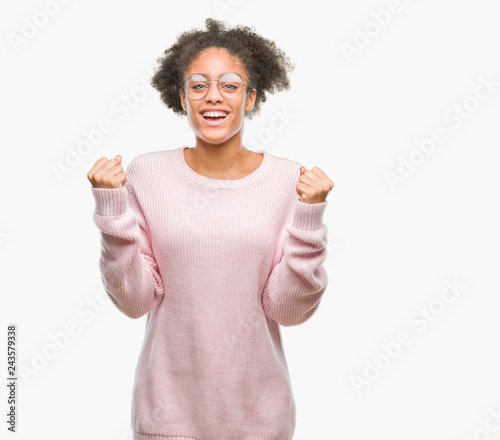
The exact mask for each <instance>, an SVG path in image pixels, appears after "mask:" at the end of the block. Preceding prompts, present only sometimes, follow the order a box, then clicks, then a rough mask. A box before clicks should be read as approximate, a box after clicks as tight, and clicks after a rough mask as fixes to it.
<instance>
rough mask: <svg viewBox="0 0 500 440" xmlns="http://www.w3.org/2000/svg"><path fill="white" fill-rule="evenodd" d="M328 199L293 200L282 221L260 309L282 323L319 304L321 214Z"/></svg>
mask: <svg viewBox="0 0 500 440" xmlns="http://www.w3.org/2000/svg"><path fill="white" fill-rule="evenodd" d="M327 204H328V200H325V201H324V202H322V203H314V204H308V203H302V202H300V201H298V200H297V202H296V204H295V210H294V212H293V213H292V216H291V220H290V221H289V223H287V224H286V225H285V234H284V239H283V240H282V242H283V244H282V245H280V252H281V258H280V260H279V262H278V263H277V264H276V265H275V266H274V267H273V269H272V270H271V272H270V274H269V276H268V279H267V282H266V285H265V287H264V290H263V293H262V304H263V307H264V312H265V313H266V315H267V316H269V317H270V318H271V319H273V320H275V321H276V322H278V323H279V324H281V325H282V326H293V325H298V324H301V323H303V322H304V321H307V320H308V319H309V318H310V317H311V316H312V315H313V313H314V312H315V311H316V309H317V308H318V306H319V303H320V300H321V297H322V295H323V293H324V291H325V289H326V286H327V284H328V276H327V273H326V270H325V268H324V267H323V262H324V261H325V259H326V253H327V249H326V246H327V244H328V237H327V232H328V228H327V226H326V225H325V224H324V223H323V214H324V211H325V208H326V206H327Z"/></svg>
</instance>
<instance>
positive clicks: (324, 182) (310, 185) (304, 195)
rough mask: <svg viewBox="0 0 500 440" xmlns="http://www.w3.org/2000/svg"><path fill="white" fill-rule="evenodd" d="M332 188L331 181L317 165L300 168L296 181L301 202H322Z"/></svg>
mask: <svg viewBox="0 0 500 440" xmlns="http://www.w3.org/2000/svg"><path fill="white" fill-rule="evenodd" d="M332 189H333V182H332V181H331V180H330V179H329V178H328V176H327V175H326V174H325V173H324V172H323V171H321V170H320V169H319V168H318V167H313V168H312V169H311V170H306V167H301V168H300V177H299V182H298V183H297V194H298V195H299V196H300V199H299V202H302V203H310V204H313V203H322V202H324V201H325V200H326V196H327V195H328V194H329V192H330V191H331V190H332Z"/></svg>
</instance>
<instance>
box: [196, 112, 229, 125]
mask: <svg viewBox="0 0 500 440" xmlns="http://www.w3.org/2000/svg"><path fill="white" fill-rule="evenodd" d="M201 116H203V119H204V120H205V121H206V122H207V124H208V125H220V124H222V123H223V122H224V120H225V119H227V116H228V114H227V113H222V112H221V113H219V112H214V113H212V114H210V113H208V114H205V115H203V114H202V115H201Z"/></svg>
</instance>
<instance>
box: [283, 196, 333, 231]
mask: <svg viewBox="0 0 500 440" xmlns="http://www.w3.org/2000/svg"><path fill="white" fill-rule="evenodd" d="M327 205H328V200H325V201H324V202H321V203H302V202H300V201H299V200H297V204H296V205H295V211H294V213H293V216H292V222H291V224H292V226H293V227H295V228H297V229H302V230H304V231H314V230H316V229H319V228H321V226H322V225H323V215H324V213H325V209H326V206H327Z"/></svg>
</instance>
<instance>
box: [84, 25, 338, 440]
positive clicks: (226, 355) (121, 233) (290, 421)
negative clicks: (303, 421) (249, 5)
mask: <svg viewBox="0 0 500 440" xmlns="http://www.w3.org/2000/svg"><path fill="white" fill-rule="evenodd" d="M206 26H207V30H206V31H198V30H193V31H190V32H185V33H183V34H181V35H180V36H179V39H178V41H177V43H176V44H174V45H173V46H172V47H171V48H169V49H167V50H166V51H165V54H164V57H163V58H162V59H161V65H160V69H159V70H158V71H157V72H155V75H154V77H153V79H152V84H153V85H154V86H155V87H156V88H157V89H158V90H159V91H160V93H161V97H162V99H163V102H164V103H165V104H166V105H167V106H168V107H169V108H171V109H172V110H173V111H174V112H176V113H179V114H183V115H187V118H188V121H189V124H190V126H191V128H192V129H193V131H194V133H195V136H196V143H195V146H194V147H193V148H189V147H187V146H182V147H179V148H175V149H173V150H163V151H154V152H150V153H144V154H142V155H139V156H138V157H136V158H135V159H133V160H132V161H131V163H130V164H129V165H128V167H127V172H126V173H125V172H124V171H123V167H122V166H121V157H120V156H117V157H116V158H114V159H111V160H108V159H106V158H105V157H102V158H100V159H99V160H98V161H97V162H96V163H95V165H94V166H93V167H92V169H91V170H90V171H89V173H88V179H89V180H90V182H91V183H92V192H93V195H94V197H95V201H96V208H95V212H94V216H93V218H94V222H95V224H96V225H97V227H98V228H99V230H100V233H101V243H102V248H101V258H100V263H99V266H100V270H101V273H102V280H103V283H104V286H105V288H106V291H107V292H108V294H109V296H110V298H111V300H112V301H113V303H114V304H115V305H116V306H117V307H118V309H120V310H121V311H122V312H123V313H124V314H125V315H127V316H129V317H131V318H139V317H141V316H144V315H145V314H147V320H146V330H145V336H144V342H143V345H142V349H141V353H140V356H139V360H138V364H137V368H136V373H135V383H134V389H133V399H132V429H133V431H134V439H137V440H160V439H164V440H172V439H183V440H195V439H196V440H202V439H203V440H234V439H238V440H243V439H248V440H250V439H253V440H255V439H259V440H268V439H269V440H271V439H273V440H285V439H286V440H289V439H292V436H293V432H294V429H295V414H296V413H295V402H294V397H293V393H292V389H291V384H290V378H289V374H288V367H287V363H286V359H285V355H284V352H283V347H282V343H281V334H280V328H279V325H284V326H292V325H298V324H300V323H302V322H304V321H306V320H307V319H309V318H310V317H311V316H312V314H313V313H314V312H315V311H316V310H317V308H318V305H319V302H320V300H321V297H322V295H323V293H324V291H325V288H326V285H327V282H328V279H327V274H326V271H325V269H324V267H323V262H324V260H325V258H326V245H327V227H326V225H324V223H323V221H322V219H323V214H324V210H325V208H326V205H327V201H326V196H327V194H328V193H329V192H330V190H331V189H332V188H333V182H332V181H331V180H330V179H329V178H328V177H327V176H326V175H325V173H324V172H323V171H322V170H320V169H319V168H318V167H314V168H313V169H312V170H306V169H305V168H304V167H300V165H299V164H298V163H297V162H295V161H292V160H290V159H285V158H280V157H277V156H273V155H271V154H269V153H267V152H266V151H261V152H252V151H250V150H247V149H246V148H245V147H244V146H243V144H242V128H243V122H244V119H245V117H252V116H253V115H254V114H256V113H257V112H258V110H259V105H260V103H261V102H263V101H265V92H266V91H269V90H271V91H275V90H279V89H286V88H288V87H289V83H288V78H287V75H286V72H287V70H290V68H291V64H290V63H289V62H288V61H287V59H286V57H285V56H284V54H283V53H282V52H281V51H280V50H279V49H278V48H276V47H275V45H274V43H273V42H271V41H269V40H266V39H264V38H262V37H260V36H258V35H256V34H255V33H254V32H252V31H251V29H249V28H248V27H236V28H234V29H230V30H227V29H226V28H225V26H224V25H223V23H221V22H218V21H215V20H212V19H207V20H206ZM200 75H202V76H200ZM246 114H248V115H249V116H246Z"/></svg>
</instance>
